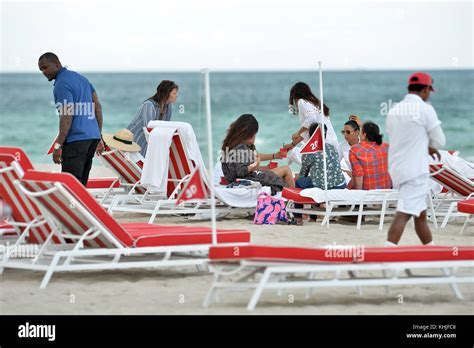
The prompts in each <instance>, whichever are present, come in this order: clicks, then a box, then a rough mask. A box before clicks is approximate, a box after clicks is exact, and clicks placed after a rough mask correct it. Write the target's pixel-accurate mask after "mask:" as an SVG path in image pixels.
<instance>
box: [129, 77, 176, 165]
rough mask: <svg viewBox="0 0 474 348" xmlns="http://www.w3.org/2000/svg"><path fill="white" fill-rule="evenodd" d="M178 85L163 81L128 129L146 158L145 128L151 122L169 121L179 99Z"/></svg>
mask: <svg viewBox="0 0 474 348" xmlns="http://www.w3.org/2000/svg"><path fill="white" fill-rule="evenodd" d="M178 89H179V88H178V85H176V83H174V82H173V81H169V80H163V81H161V82H160V84H159V85H158V87H157V88H156V93H155V95H153V96H151V97H150V98H148V99H147V100H145V101H144V102H143V103H142V105H140V109H138V113H137V114H136V115H135V117H134V118H133V119H132V120H131V121H130V123H129V124H128V126H127V129H128V130H130V131H131V132H132V133H133V134H134V136H135V141H136V142H137V144H138V145H140V147H141V150H140V153H141V154H142V155H143V156H145V154H146V150H147V145H148V143H147V141H146V139H145V134H144V133H143V127H146V126H147V125H148V122H150V121H157V120H158V121H169V120H171V114H172V112H173V108H172V106H171V104H172V103H175V102H176V99H177V98H178Z"/></svg>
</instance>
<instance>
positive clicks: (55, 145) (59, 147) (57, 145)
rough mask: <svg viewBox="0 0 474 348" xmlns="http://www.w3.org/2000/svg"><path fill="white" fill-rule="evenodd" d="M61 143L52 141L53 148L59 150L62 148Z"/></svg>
mask: <svg viewBox="0 0 474 348" xmlns="http://www.w3.org/2000/svg"><path fill="white" fill-rule="evenodd" d="M62 147H63V146H62V145H61V144H60V143H54V149H55V150H59V149H62Z"/></svg>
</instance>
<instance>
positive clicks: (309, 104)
mask: <svg viewBox="0 0 474 348" xmlns="http://www.w3.org/2000/svg"><path fill="white" fill-rule="evenodd" d="M289 104H290V110H291V111H292V113H293V115H295V116H296V115H299V117H300V124H301V127H300V129H298V130H297V131H296V132H295V133H294V134H293V135H292V136H291V143H289V144H286V145H285V148H287V149H289V150H291V149H293V148H294V147H295V146H296V145H298V144H299V143H301V142H306V141H308V139H309V133H308V129H309V127H310V126H311V125H312V124H314V123H319V124H321V123H323V116H322V114H321V101H320V100H319V99H318V98H317V97H316V96H315V95H314V94H313V92H312V91H311V88H310V87H309V85H308V84H306V83H304V82H298V83H296V84H295V85H294V86H293V87H292V88H291V90H290V97H289ZM323 108H324V117H325V120H324V124H325V125H326V127H327V128H328V134H327V142H328V144H331V145H333V146H334V147H335V148H336V150H337V152H338V155H339V159H342V151H341V149H340V147H339V143H338V141H337V136H336V132H334V127H333V126H332V123H331V119H330V118H329V114H330V110H329V108H328V106H327V105H326V104H324V106H323Z"/></svg>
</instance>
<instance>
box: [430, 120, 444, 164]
mask: <svg viewBox="0 0 474 348" xmlns="http://www.w3.org/2000/svg"><path fill="white" fill-rule="evenodd" d="M428 136H429V139H430V142H429V144H428V153H429V154H430V156H431V157H433V159H435V160H436V157H438V158H437V160H438V161H441V154H440V153H439V151H438V149H440V148H442V147H443V146H444V145H446V137H445V135H444V133H443V129H442V128H441V126H439V125H438V126H436V127H434V128H433V129H432V130H431V131H429V132H428Z"/></svg>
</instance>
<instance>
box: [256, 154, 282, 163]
mask: <svg viewBox="0 0 474 348" xmlns="http://www.w3.org/2000/svg"><path fill="white" fill-rule="evenodd" d="M258 155H259V156H260V161H271V160H274V159H282V158H283V157H282V156H281V154H280V152H277V153H259V154H258Z"/></svg>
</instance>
